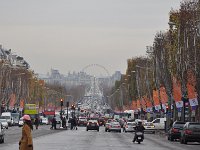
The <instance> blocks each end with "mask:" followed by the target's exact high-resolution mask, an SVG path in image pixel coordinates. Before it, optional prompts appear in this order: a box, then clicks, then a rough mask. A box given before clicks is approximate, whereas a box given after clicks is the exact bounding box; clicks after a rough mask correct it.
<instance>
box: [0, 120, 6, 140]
mask: <svg viewBox="0 0 200 150" xmlns="http://www.w3.org/2000/svg"><path fill="white" fill-rule="evenodd" d="M4 136H5V133H4V127H3V125H2V123H1V122H0V143H4Z"/></svg>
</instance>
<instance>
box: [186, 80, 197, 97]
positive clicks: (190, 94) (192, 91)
mask: <svg viewBox="0 0 200 150" xmlns="http://www.w3.org/2000/svg"><path fill="white" fill-rule="evenodd" d="M187 90H188V98H189V99H193V98H197V93H196V90H195V88H194V86H193V85H191V84H190V83H187Z"/></svg>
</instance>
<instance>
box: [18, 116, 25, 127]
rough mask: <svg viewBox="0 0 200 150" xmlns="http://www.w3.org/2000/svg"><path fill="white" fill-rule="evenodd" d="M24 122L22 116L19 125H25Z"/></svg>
mask: <svg viewBox="0 0 200 150" xmlns="http://www.w3.org/2000/svg"><path fill="white" fill-rule="evenodd" d="M23 124H24V121H23V118H20V119H19V122H18V126H19V127H21V126H23Z"/></svg>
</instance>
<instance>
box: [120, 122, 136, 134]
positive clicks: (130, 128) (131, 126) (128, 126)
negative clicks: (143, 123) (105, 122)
mask: <svg viewBox="0 0 200 150" xmlns="http://www.w3.org/2000/svg"><path fill="white" fill-rule="evenodd" d="M135 127H136V123H135V122H126V123H124V126H123V131H124V132H134V131H135Z"/></svg>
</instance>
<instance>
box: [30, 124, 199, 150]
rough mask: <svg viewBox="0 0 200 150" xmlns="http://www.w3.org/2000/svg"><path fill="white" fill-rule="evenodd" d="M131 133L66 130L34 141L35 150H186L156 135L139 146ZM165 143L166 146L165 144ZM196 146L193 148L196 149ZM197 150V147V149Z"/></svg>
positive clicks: (148, 136)
mask: <svg viewBox="0 0 200 150" xmlns="http://www.w3.org/2000/svg"><path fill="white" fill-rule="evenodd" d="M133 136H134V134H133V133H117V132H105V130H104V127H101V128H100V132H97V131H86V128H85V127H79V128H78V130H72V131H71V130H68V131H66V132H65V133H59V134H54V136H48V137H46V138H42V139H40V140H39V139H38V140H37V141H35V142H36V143H37V144H36V146H35V148H34V149H35V150H40V149H43V150H50V149H52V150H53V149H63V150H65V149H66V150H68V149H69V150H71V149H74V150H76V149H80V150H93V149H95V150H102V149H104V150H113V149H114V150H133V149H134V150H144V149H148V150H174V149H175V150H188V149H191V146H189V145H188V147H187V148H185V147H184V145H180V144H179V145H173V144H171V143H170V142H168V141H164V140H163V139H162V138H160V137H158V136H157V135H145V137H146V138H145V141H144V142H143V143H141V144H137V143H133V142H132V139H133ZM165 142H167V144H166V143H165ZM197 147H198V145H195V147H193V148H194V149H197ZM198 148H199V147H198Z"/></svg>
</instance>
